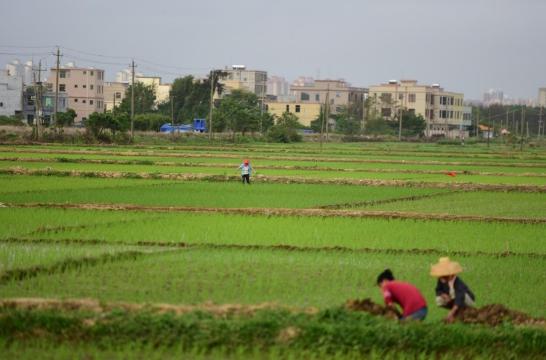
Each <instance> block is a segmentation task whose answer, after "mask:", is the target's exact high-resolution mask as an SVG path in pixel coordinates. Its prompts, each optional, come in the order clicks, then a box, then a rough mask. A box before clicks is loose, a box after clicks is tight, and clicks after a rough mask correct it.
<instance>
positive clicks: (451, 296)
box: [430, 257, 476, 322]
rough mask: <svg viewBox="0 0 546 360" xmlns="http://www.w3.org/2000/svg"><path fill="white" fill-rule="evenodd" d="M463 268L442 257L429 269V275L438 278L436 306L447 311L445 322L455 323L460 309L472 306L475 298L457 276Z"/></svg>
mask: <svg viewBox="0 0 546 360" xmlns="http://www.w3.org/2000/svg"><path fill="white" fill-rule="evenodd" d="M462 271H463V268H462V267H461V265H460V264H459V263H458V262H456V261H451V260H449V258H448V257H442V258H440V260H439V261H438V263H437V264H434V265H432V266H431V267H430V275H431V276H433V277H436V278H438V282H437V283H436V304H437V305H438V306H440V307H444V308H446V309H449V313H448V314H447V316H446V318H445V320H446V321H447V322H453V321H455V316H456V315H457V313H458V312H459V310H460V309H464V308H466V307H472V306H474V301H475V299H476V298H475V297H474V294H473V293H472V291H470V289H469V288H468V286H466V284H465V283H464V282H463V281H462V280H461V278H459V277H458V276H457V274H458V273H460V272H462Z"/></svg>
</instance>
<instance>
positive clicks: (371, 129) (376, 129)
mask: <svg viewBox="0 0 546 360" xmlns="http://www.w3.org/2000/svg"><path fill="white" fill-rule="evenodd" d="M365 130H366V133H367V134H371V135H387V134H389V135H390V134H393V131H392V128H391V127H390V126H389V124H387V121H386V120H385V119H383V117H382V116H373V117H370V118H369V119H368V121H366V129H365Z"/></svg>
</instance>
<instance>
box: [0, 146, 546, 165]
mask: <svg viewBox="0 0 546 360" xmlns="http://www.w3.org/2000/svg"><path fill="white" fill-rule="evenodd" d="M0 150H2V151H4V152H11V153H31V154H58V155H109V156H120V157H125V156H143V157H157V158H182V159H183V158H208V159H237V160H238V161H240V160H241V156H242V155H241V154H208V153H206V154H200V153H183V152H178V153H167V152H153V151H131V150H129V151H108V150H104V151H100V150H60V149H21V148H17V149H13V148H0ZM313 154H314V155H316V151H315V152H313ZM405 155H407V154H405ZM459 155H461V156H463V157H464V154H459ZM402 156H404V154H402ZM252 159H254V160H280V161H311V162H338V163H371V164H406V165H448V166H455V165H457V166H502V167H518V168H545V167H546V162H545V163H541V162H509V163H506V162H500V161H499V162H495V161H481V159H475V158H471V160H470V159H469V161H437V160H398V159H361V158H358V157H353V158H351V157H326V156H325V157H317V156H279V155H276V156H269V155H253V156H252Z"/></svg>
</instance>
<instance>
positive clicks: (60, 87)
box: [59, 84, 66, 92]
mask: <svg viewBox="0 0 546 360" xmlns="http://www.w3.org/2000/svg"><path fill="white" fill-rule="evenodd" d="M59 91H61V92H65V91H66V85H65V84H59Z"/></svg>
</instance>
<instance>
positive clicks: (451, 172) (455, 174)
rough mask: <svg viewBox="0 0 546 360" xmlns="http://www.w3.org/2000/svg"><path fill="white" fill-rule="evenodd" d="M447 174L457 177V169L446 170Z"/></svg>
mask: <svg viewBox="0 0 546 360" xmlns="http://www.w3.org/2000/svg"><path fill="white" fill-rule="evenodd" d="M446 175H447V176H451V177H455V176H457V173H456V172H455V171H448V172H446Z"/></svg>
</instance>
